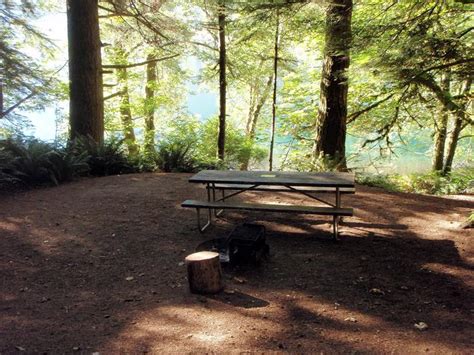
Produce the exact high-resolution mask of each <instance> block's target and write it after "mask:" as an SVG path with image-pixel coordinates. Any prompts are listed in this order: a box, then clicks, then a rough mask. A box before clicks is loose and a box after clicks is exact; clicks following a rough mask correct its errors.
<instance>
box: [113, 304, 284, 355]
mask: <svg viewBox="0 0 474 355" xmlns="http://www.w3.org/2000/svg"><path fill="white" fill-rule="evenodd" d="M208 303H209V305H208ZM255 312H256V311H251V310H243V309H237V308H235V307H231V306H227V305H225V304H222V303H220V302H215V301H213V300H209V301H206V304H205V306H200V305H181V306H163V307H160V308H156V309H155V310H148V311H147V313H146V315H145V316H144V317H139V318H136V319H135V320H134V321H133V322H132V323H131V324H129V325H128V326H126V327H125V328H124V329H123V331H122V332H121V333H120V334H119V335H118V336H117V337H116V338H115V339H114V340H112V341H111V342H110V343H109V344H108V345H106V348H107V349H113V348H114V347H115V345H117V346H118V344H123V343H125V342H126V343H127V344H132V345H131V349H130V350H133V349H136V348H143V347H146V348H147V349H148V350H149V351H152V352H155V351H156V352H159V350H160V346H162V344H163V342H164V341H166V342H167V343H168V345H169V344H170V343H174V342H175V343H176V346H177V347H176V350H179V349H180V350H181V351H182V350H183V349H188V350H203V349H208V347H209V348H214V347H219V346H221V345H222V346H224V345H226V346H232V345H233V344H235V343H240V344H242V343H247V342H252V341H254V340H255V338H256V337H257V336H258V335H259V334H260V331H261V330H262V328H265V327H268V328H269V329H272V331H275V330H276V331H278V330H281V325H280V324H279V323H275V322H274V321H272V320H265V319H259V320H258V322H259V327H258V328H256V327H255V315H256V314H255ZM257 312H258V311H257ZM236 319H239V321H238V322H236ZM262 323H263V325H262ZM125 339H126V341H125V342H124V340H125ZM122 350H123V349H122Z"/></svg>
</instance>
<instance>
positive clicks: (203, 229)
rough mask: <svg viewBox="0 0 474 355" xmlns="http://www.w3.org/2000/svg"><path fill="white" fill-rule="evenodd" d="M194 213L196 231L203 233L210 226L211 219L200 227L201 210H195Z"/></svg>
mask: <svg viewBox="0 0 474 355" xmlns="http://www.w3.org/2000/svg"><path fill="white" fill-rule="evenodd" d="M196 213H197V222H198V229H199V231H200V232H201V233H203V232H204V231H205V230H206V228H207V227H209V226H210V225H211V219H210V218H208V220H207V223H206V224H205V225H204V227H201V209H200V208H196Z"/></svg>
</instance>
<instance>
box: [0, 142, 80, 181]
mask: <svg viewBox="0 0 474 355" xmlns="http://www.w3.org/2000/svg"><path fill="white" fill-rule="evenodd" d="M88 169H89V167H88V165H87V163H86V156H85V155H84V154H79V155H77V154H74V153H73V151H72V150H71V149H70V148H69V147H67V148H59V149H56V148H54V146H53V145H51V144H48V143H45V142H41V141H39V140H36V139H23V140H21V139H18V138H17V139H13V138H10V139H6V140H3V141H0V185H2V186H3V187H8V186H13V185H15V184H21V185H23V186H34V185H41V184H51V183H52V184H55V185H58V184H59V183H61V182H64V181H70V180H72V179H73V178H74V177H76V176H78V175H81V174H84V173H85V172H87V171H88Z"/></svg>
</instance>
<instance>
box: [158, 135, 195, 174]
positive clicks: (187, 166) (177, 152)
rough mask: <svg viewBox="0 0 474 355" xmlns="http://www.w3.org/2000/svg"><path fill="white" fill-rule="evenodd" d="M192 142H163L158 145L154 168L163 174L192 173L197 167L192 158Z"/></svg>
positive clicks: (170, 140)
mask: <svg viewBox="0 0 474 355" xmlns="http://www.w3.org/2000/svg"><path fill="white" fill-rule="evenodd" d="M191 147H192V142H182V141H179V140H172V139H168V140H164V141H162V142H161V143H160V144H159V145H158V149H157V154H156V166H157V168H158V169H160V170H161V171H164V172H193V171H195V169H196V167H197V165H198V164H197V163H196V160H195V159H194V158H193V157H192V154H191V153H192V150H191Z"/></svg>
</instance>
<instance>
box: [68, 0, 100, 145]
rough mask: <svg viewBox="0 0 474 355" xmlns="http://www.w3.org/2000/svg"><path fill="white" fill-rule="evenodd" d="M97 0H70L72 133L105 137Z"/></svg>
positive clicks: (98, 140) (74, 134) (97, 139)
mask: <svg viewBox="0 0 474 355" xmlns="http://www.w3.org/2000/svg"><path fill="white" fill-rule="evenodd" d="M97 5H98V0H82V1H76V0H67V18H68V44H69V90H70V94H69V95H70V101H69V117H70V118H69V120H70V125H71V131H70V136H71V138H75V137H78V136H90V137H92V139H93V140H94V141H96V142H98V143H101V142H103V139H104V103H103V92H102V67H101V54H100V49H101V43H100V33H99V17H98V6H97Z"/></svg>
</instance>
